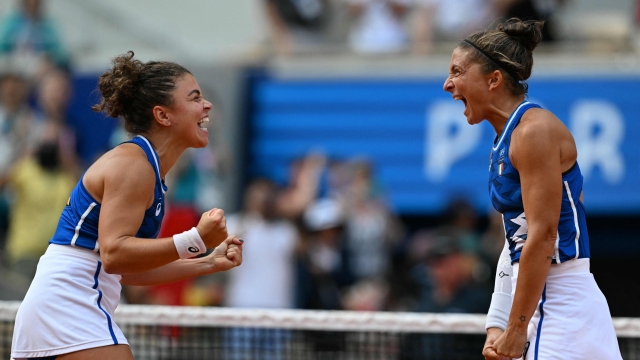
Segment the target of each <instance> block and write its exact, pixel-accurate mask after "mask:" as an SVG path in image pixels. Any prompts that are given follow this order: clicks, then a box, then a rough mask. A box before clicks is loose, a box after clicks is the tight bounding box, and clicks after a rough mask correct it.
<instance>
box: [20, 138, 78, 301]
mask: <svg viewBox="0 0 640 360" xmlns="http://www.w3.org/2000/svg"><path fill="white" fill-rule="evenodd" d="M75 182H76V177H75V174H73V173H70V172H69V171H67V170H66V169H65V168H64V167H62V158H61V155H60V151H59V146H58V142H56V141H51V140H50V139H46V138H45V139H43V141H42V142H41V143H40V144H39V145H38V147H37V150H36V151H35V154H33V155H32V156H27V157H24V158H23V159H22V160H20V161H19V162H18V164H17V165H16V166H15V167H14V168H13V169H12V171H11V172H10V174H9V177H8V186H9V187H10V188H11V189H12V192H13V194H14V196H15V200H14V201H13V203H12V209H11V217H10V218H11V221H10V225H9V234H8V237H7V255H8V258H9V262H10V265H11V268H12V270H13V271H14V272H15V273H18V274H20V275H22V276H23V277H24V278H25V279H28V282H30V281H31V279H32V278H33V276H34V275H35V273H36V267H37V265H38V260H39V259H40V256H42V255H43V254H44V252H45V251H46V249H47V246H49V239H50V238H51V234H53V233H54V232H55V231H56V227H57V225H58V220H59V218H60V213H61V212H62V209H63V208H64V207H65V204H67V199H68V198H69V194H70V193H71V190H72V189H73V187H74V186H75ZM43 204H46V206H43ZM25 293H26V289H25Z"/></svg>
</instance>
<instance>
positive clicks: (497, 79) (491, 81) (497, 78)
mask: <svg viewBox="0 0 640 360" xmlns="http://www.w3.org/2000/svg"><path fill="white" fill-rule="evenodd" d="M486 79H487V85H489V91H492V90H495V89H497V88H498V87H499V86H500V85H501V84H502V82H503V81H504V77H502V72H500V70H494V71H492V72H490V73H489V74H487V77H486Z"/></svg>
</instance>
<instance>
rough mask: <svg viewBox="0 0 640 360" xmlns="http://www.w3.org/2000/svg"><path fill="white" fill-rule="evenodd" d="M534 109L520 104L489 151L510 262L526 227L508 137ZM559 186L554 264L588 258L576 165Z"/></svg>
mask: <svg viewBox="0 0 640 360" xmlns="http://www.w3.org/2000/svg"><path fill="white" fill-rule="evenodd" d="M537 107H539V106H538V105H536V104H532V103H529V102H524V103H522V104H521V105H520V106H519V107H518V108H517V109H516V110H515V111H514V113H513V114H512V115H511V117H510V118H509V121H508V122H507V125H506V126H505V129H504V130H503V133H502V134H501V135H500V137H499V138H497V139H496V142H495V144H494V146H493V147H492V149H491V150H492V151H491V157H490V165H489V194H490V197H491V203H492V205H493V207H494V208H495V209H496V210H497V211H498V212H500V213H502V216H503V222H504V228H505V233H506V237H507V241H508V242H509V249H510V252H511V261H512V262H517V261H518V260H519V259H520V253H521V251H522V247H523V246H524V244H525V242H526V240H527V236H528V232H529V225H528V223H527V217H526V214H525V212H524V205H523V202H522V187H521V185H520V174H519V173H518V171H517V170H516V169H515V167H513V165H512V164H511V159H510V158H509V148H510V146H511V135H512V133H513V130H514V129H515V128H516V127H517V125H518V123H519V122H520V119H521V118H522V115H523V114H524V113H525V112H526V111H527V110H528V109H531V108H537ZM559 185H560V184H559ZM561 186H562V188H563V191H562V207H561V211H560V220H559V222H558V237H557V239H556V246H555V254H554V257H553V263H554V264H557V263H561V262H565V261H567V260H571V259H574V258H588V257H589V238H588V234H587V229H586V220H585V212H584V206H583V204H582V202H581V201H580V199H579V197H580V193H581V192H582V174H581V173H580V168H579V166H578V164H577V163H576V164H575V165H574V166H573V167H572V168H571V169H570V170H568V171H567V172H565V173H564V174H562V184H561Z"/></svg>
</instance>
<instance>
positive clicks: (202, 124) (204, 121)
mask: <svg viewBox="0 0 640 360" xmlns="http://www.w3.org/2000/svg"><path fill="white" fill-rule="evenodd" d="M208 122H209V117H208V116H206V117H203V118H202V119H200V120H198V127H199V128H200V129H201V130H204V131H207V132H208V131H209V130H207V123H208Z"/></svg>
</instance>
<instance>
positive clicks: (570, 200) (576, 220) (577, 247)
mask: <svg viewBox="0 0 640 360" xmlns="http://www.w3.org/2000/svg"><path fill="white" fill-rule="evenodd" d="M564 188H565V189H567V197H568V198H569V202H570V203H571V210H572V211H573V224H574V226H575V227H576V257H575V258H576V259H577V258H578V256H579V255H580V243H579V241H578V240H580V225H579V224H578V210H576V204H574V203H573V198H572V197H571V189H569V182H568V181H565V182H564Z"/></svg>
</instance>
